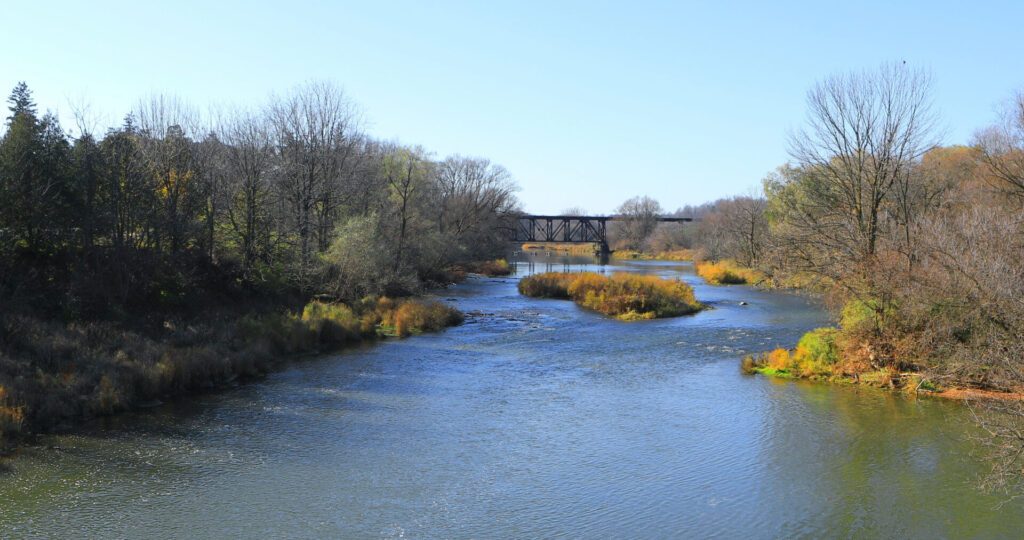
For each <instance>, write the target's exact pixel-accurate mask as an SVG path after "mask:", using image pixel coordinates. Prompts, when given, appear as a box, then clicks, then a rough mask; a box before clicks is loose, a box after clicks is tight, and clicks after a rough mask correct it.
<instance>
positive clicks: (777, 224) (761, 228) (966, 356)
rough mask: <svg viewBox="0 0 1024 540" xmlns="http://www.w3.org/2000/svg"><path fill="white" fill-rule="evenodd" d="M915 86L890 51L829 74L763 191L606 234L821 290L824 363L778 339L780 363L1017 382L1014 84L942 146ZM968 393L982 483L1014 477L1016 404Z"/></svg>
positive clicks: (1021, 445) (1020, 319) (1022, 281)
mask: <svg viewBox="0 0 1024 540" xmlns="http://www.w3.org/2000/svg"><path fill="white" fill-rule="evenodd" d="M930 92H931V82H930V77H929V76H928V74H927V73H925V72H922V71H915V70H911V69H909V68H907V67H906V66H905V65H902V64H901V65H891V66H885V67H883V68H881V69H879V70H875V71H869V72H858V73H851V74H841V75H836V76H832V77H829V78H827V79H825V80H823V81H822V82H820V83H819V84H817V85H816V86H815V87H813V88H812V89H811V90H810V91H809V92H808V95H807V109H808V120H807V123H806V126H805V127H804V128H803V129H802V130H799V131H797V132H795V133H794V134H792V135H791V136H790V141H789V147H790V157H791V160H790V162H789V163H787V164H785V165H783V166H781V167H779V168H778V169H777V170H776V171H775V172H773V173H771V174H769V175H768V176H767V177H766V178H765V179H764V181H763V195H762V194H758V195H748V196H738V197H733V198H728V199H723V200H719V201H715V202H712V203H708V204H704V205H701V206H697V207H686V208H682V209H680V210H679V211H677V214H679V215H685V216H689V217H696V218H698V219H699V221H698V222H697V223H696V224H695V225H694V226H680V225H675V224H661V225H657V226H655V224H654V223H653V222H649V223H648V226H647V228H646V229H645V228H642V227H641V228H639V229H640V230H641V234H632V233H630V231H629V230H627V231H625V232H621V231H620V237H619V239H618V240H617V241H618V242H619V244H620V245H621V246H624V247H629V248H632V249H637V248H643V249H646V250H648V251H651V252H658V251H665V250H672V249H680V248H689V249H693V250H695V257H696V258H697V259H707V260H712V261H721V260H726V261H729V262H730V263H735V264H736V265H737V266H739V267H751V268H753V269H755V270H757V271H758V272H759V274H760V275H762V276H764V277H765V279H766V283H772V284H775V285H781V286H796V287H801V288H806V289H810V290H814V291H818V292H820V293H822V294H823V295H824V296H825V298H826V299H827V301H828V304H829V305H830V306H831V307H832V308H833V310H834V312H835V315H836V320H837V321H838V323H839V324H838V327H837V329H835V330H832V329H826V330H823V331H821V332H818V333H816V334H813V335H810V336H809V337H807V339H808V343H811V344H815V343H816V342H820V340H821V339H825V340H827V343H824V344H823V349H824V350H828V351H829V352H828V354H826V355H823V359H824V360H826V362H825V363H826V364H827V365H822V364H821V363H814V362H811V363H809V364H808V365H803V366H801V365H794V363H793V360H792V359H791V358H790V357H789V356H788V355H786V356H785V359H787V360H789V362H790V363H789V365H786V364H785V363H783V367H784V368H788V369H790V370H791V371H792V370H793V369H796V370H797V371H798V372H799V371H802V372H804V373H806V374H812V375H821V374H824V375H827V376H835V377H840V376H842V377H846V378H849V377H853V378H857V377H862V376H865V377H866V376H867V374H868V373H871V374H875V375H878V374H880V376H881V377H882V379H883V380H884V381H886V382H887V384H889V385H892V386H897V387H899V386H900V385H903V386H906V385H910V387H911V388H910V389H911V390H914V389H916V388H920V387H921V386H926V387H943V386H946V387H957V388H976V389H985V390H990V391H997V392H1017V393H1019V392H1020V391H1021V389H1022V388H1024V264H1022V262H1024V94H1019V95H1018V96H1017V97H1016V98H1015V99H1013V100H1011V101H1010V102H1009V103H1008V104H1007V105H1006V107H1005V108H1004V111H1003V116H1002V117H1001V118H1000V119H999V121H998V122H997V123H995V124H994V125H991V126H988V127H985V128H983V129H980V130H979V131H977V132H976V135H975V136H974V138H973V140H972V141H971V143H970V145H969V146H942V145H940V144H939V133H938V131H937V129H936V127H937V125H938V124H939V118H938V115H937V114H936V113H935V111H934V110H933V106H932V101H931V95H930ZM641 200H643V199H637V200H633V201H630V202H629V203H627V204H625V205H623V208H621V209H620V210H622V211H626V210H629V209H630V208H636V207H637V203H638V201H641ZM645 206H646V207H648V208H652V209H653V210H651V211H649V212H646V213H644V212H637V211H634V212H633V215H634V216H636V219H638V220H642V216H645V215H646V216H651V215H657V214H658V212H660V205H658V203H657V202H655V201H651V200H646V202H645ZM637 228H638V227H637V226H635V225H634V226H633V228H632V229H631V230H636V229H637ZM802 341H803V340H802ZM799 354H800V351H799V347H798V350H797V354H796V355H795V356H799ZM978 406H979V407H980V408H979V411H980V410H981V409H984V411H985V412H986V413H992V412H995V413H997V414H980V413H979V420H981V425H982V428H983V430H984V432H985V433H987V434H988V435H989V437H986V438H983V440H984V441H985V442H986V443H987V444H989V445H990V446H991V449H992V450H993V451H994V453H995V454H996V457H997V459H996V460H995V461H994V463H996V464H997V465H996V470H995V474H993V475H992V476H991V477H990V478H988V480H987V482H988V483H989V487H993V488H998V489H1006V490H1009V491H1017V492H1019V491H1020V489H1021V488H1024V484H1022V483H1021V478H1024V476H1022V475H1021V474H1020V473H1021V471H1022V470H1024V459H1022V455H1024V453H1022V452H1021V450H1024V438H1021V436H1020V433H1021V432H1022V431H1021V424H1022V421H1024V406H1022V404H1021V402H1020V401H1014V400H1011V401H1001V400H999V401H989V402H987V403H984V404H982V403H979V404H978Z"/></svg>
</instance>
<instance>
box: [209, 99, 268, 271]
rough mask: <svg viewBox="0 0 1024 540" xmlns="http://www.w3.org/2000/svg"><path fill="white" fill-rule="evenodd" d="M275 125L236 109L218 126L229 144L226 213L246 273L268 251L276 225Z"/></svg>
mask: <svg viewBox="0 0 1024 540" xmlns="http://www.w3.org/2000/svg"><path fill="white" fill-rule="evenodd" d="M272 129H273V127H272V126H271V125H270V123H269V122H268V121H267V119H266V118H265V117H263V116H261V115H258V114H252V113H235V114H234V115H233V116H231V117H230V118H229V119H228V120H226V121H225V122H224V123H222V124H221V126H220V128H219V136H220V139H221V140H222V141H223V142H224V144H225V145H226V148H225V154H224V158H225V168H226V169H227V174H228V181H227V185H226V189H225V192H226V201H225V207H226V210H225V214H226V216H227V219H228V222H229V223H230V224H231V231H232V232H233V233H234V236H235V240H236V242H237V243H238V245H239V246H240V248H241V252H242V253H241V255H242V268H243V270H244V272H245V273H246V274H247V275H248V274H249V273H250V272H251V271H252V269H253V267H254V264H255V263H256V261H257V259H258V258H260V257H261V256H265V255H267V254H268V251H269V243H270V236H271V227H272V226H273V220H272V208H271V202H270V200H269V199H270V197H271V196H272V195H273V187H272V185H271V181H270V175H271V173H272V171H273V167H274V164H275V161H274V144H273V138H272Z"/></svg>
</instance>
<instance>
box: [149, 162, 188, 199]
mask: <svg viewBox="0 0 1024 540" xmlns="http://www.w3.org/2000/svg"><path fill="white" fill-rule="evenodd" d="M194 176H195V174H194V173H193V172H192V171H185V172H184V173H181V172H178V170H177V169H171V170H170V172H168V173H167V177H166V178H161V179H160V180H161V181H160V186H159V187H158V188H157V190H156V193H157V195H159V196H160V198H161V199H164V200H166V199H168V198H169V197H170V196H171V195H172V194H173V195H178V194H180V193H184V192H186V191H187V190H188V186H189V184H191V183H192V179H193V177H194Z"/></svg>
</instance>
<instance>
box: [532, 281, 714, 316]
mask: <svg viewBox="0 0 1024 540" xmlns="http://www.w3.org/2000/svg"><path fill="white" fill-rule="evenodd" d="M519 292H520V293H521V294H523V295H526V296H531V297H539V298H566V299H572V300H573V301H575V302H576V303H577V304H579V305H581V306H583V307H585V308H587V309H592V310H594V311H597V312H598V313H602V314H604V315H610V316H613V317H616V318H619V319H622V320H637V319H654V318H661V317H676V316H679V315H687V314H690V313H695V312H697V311H700V310H701V309H703V307H704V306H703V305H702V304H701V303H700V302H698V301H697V300H696V299H695V298H694V296H693V289H692V288H690V286H689V285H687V284H686V283H684V282H682V281H679V280H670V279H663V278H659V277H657V276H641V275H636V274H629V273H616V274H613V275H612V276H610V277H608V276H603V275H601V274H596V273H594V272H583V273H579V274H564V273H559V272H546V273H543V274H535V275H532V276H528V277H525V278H523V279H522V280H520V282H519Z"/></svg>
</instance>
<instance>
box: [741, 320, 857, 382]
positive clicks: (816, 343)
mask: <svg viewBox="0 0 1024 540" xmlns="http://www.w3.org/2000/svg"><path fill="white" fill-rule="evenodd" d="M837 334H838V330H836V329H835V328H817V329H815V330H811V331H810V332H807V333H806V334H804V335H803V337H801V338H800V341H799V342H798V343H797V345H796V349H795V350H794V351H793V352H792V353H790V352H789V351H788V350H786V349H782V348H779V349H775V350H773V351H771V352H767V353H763V354H761V355H759V356H747V357H746V358H744V359H743V371H744V372H746V373H764V374H767V375H776V376H783V377H807V378H817V377H825V378H827V377H832V376H833V375H837V374H841V373H839V371H841V370H837V369H836V364H837V363H838V362H839V347H838V346H837V344H836V337H837Z"/></svg>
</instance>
